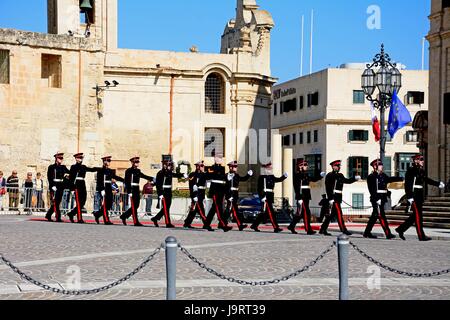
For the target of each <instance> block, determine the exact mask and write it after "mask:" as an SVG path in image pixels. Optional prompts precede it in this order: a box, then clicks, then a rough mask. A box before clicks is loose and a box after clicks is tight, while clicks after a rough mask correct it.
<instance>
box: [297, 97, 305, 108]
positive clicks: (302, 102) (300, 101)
mask: <svg viewBox="0 0 450 320" xmlns="http://www.w3.org/2000/svg"><path fill="white" fill-rule="evenodd" d="M298 99H299V104H300V110H302V109H303V108H304V107H305V97H304V96H300V97H299V98H298Z"/></svg>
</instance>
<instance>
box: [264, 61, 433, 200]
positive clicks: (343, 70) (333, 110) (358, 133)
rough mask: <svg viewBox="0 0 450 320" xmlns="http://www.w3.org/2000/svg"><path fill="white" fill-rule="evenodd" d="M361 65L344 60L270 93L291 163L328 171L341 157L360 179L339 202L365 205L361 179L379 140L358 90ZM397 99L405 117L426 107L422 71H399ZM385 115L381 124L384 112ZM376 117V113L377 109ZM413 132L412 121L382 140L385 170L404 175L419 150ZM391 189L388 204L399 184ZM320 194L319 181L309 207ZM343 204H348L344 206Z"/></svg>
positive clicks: (400, 189) (344, 169)
mask: <svg viewBox="0 0 450 320" xmlns="http://www.w3.org/2000/svg"><path fill="white" fill-rule="evenodd" d="M364 68H365V64H345V65H342V66H341V67H340V68H329V69H325V70H322V71H319V72H316V73H313V74H311V75H308V76H304V77H301V78H297V79H294V80H291V81H288V82H285V83H281V84H277V85H276V86H275V87H274V89H273V91H274V93H273V101H274V105H273V114H272V128H273V129H278V130H279V132H280V134H281V135H282V136H283V148H284V149H292V152H293V162H295V161H296V159H298V158H305V159H306V160H307V161H308V162H309V164H310V169H311V173H315V174H319V173H320V172H321V171H325V172H329V171H330V170H331V168H330V166H329V163H330V162H332V161H334V160H342V171H341V172H342V173H343V174H344V175H345V176H347V177H348V176H355V175H358V174H359V175H361V176H362V178H363V181H361V182H358V183H355V184H352V185H347V186H345V188H344V195H343V196H344V198H343V200H344V201H345V202H346V203H347V204H350V205H352V206H354V207H369V206H370V200H369V197H370V194H369V191H368V189H367V182H366V181H365V180H364V179H365V178H366V177H367V175H368V173H370V172H371V169H370V168H369V166H370V165H369V164H370V162H371V161H372V160H374V159H376V158H378V157H379V150H380V149H379V143H377V142H375V139H374V135H373V133H372V121H371V118H372V117H371V109H370V103H369V102H368V101H366V99H365V96H364V93H363V91H362V89H361V75H362V73H363V71H364ZM401 73H402V76H403V77H402V78H403V86H402V88H401V91H400V96H399V97H400V98H401V99H402V101H403V102H404V103H405V105H406V107H407V108H408V110H409V111H410V112H411V116H412V117H413V118H414V116H415V115H416V114H417V113H418V112H424V111H427V110H428V71H419V70H401ZM388 113H389V112H387V114H386V125H387V119H388V117H387V115H388ZM377 115H378V118H379V116H380V115H379V112H377ZM417 143H418V134H417V132H415V131H414V130H413V128H412V125H411V124H410V125H408V126H407V127H405V128H403V129H401V130H399V131H398V132H397V133H396V135H395V136H394V138H393V139H390V137H389V134H388V141H387V143H386V161H385V171H387V173H388V174H391V175H396V176H404V175H405V173H406V170H407V168H408V166H409V165H410V162H411V161H410V158H411V156H412V155H414V154H417V153H419V148H418V146H417ZM391 190H392V203H393V204H396V203H397V202H398V200H399V199H400V198H401V197H402V196H403V195H404V191H403V186H402V185H398V186H397V189H395V188H391ZM324 193H325V184H324V181H323V180H322V181H321V182H319V183H316V184H314V186H313V190H312V194H313V201H312V203H311V206H312V207H317V204H318V202H319V201H320V199H321V195H322V194H324ZM347 204H345V205H343V206H344V207H348V205H347Z"/></svg>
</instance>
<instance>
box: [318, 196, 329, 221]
mask: <svg viewBox="0 0 450 320" xmlns="http://www.w3.org/2000/svg"><path fill="white" fill-rule="evenodd" d="M319 206H320V217H319V219H318V221H319V222H320V223H322V222H323V219H324V218H325V216H326V215H327V214H328V213H329V212H330V203H329V202H328V199H327V195H326V194H323V195H322V200H320V202H319Z"/></svg>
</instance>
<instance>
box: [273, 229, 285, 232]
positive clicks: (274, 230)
mask: <svg viewBox="0 0 450 320" xmlns="http://www.w3.org/2000/svg"><path fill="white" fill-rule="evenodd" d="M281 231H283V229H281V228H275V229H273V232H275V233H280V232H281Z"/></svg>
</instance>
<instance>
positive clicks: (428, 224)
mask: <svg viewBox="0 0 450 320" xmlns="http://www.w3.org/2000/svg"><path fill="white" fill-rule="evenodd" d="M405 219H406V216H405V218H404V219H399V218H397V216H396V217H395V218H392V219H390V218H388V222H389V224H390V225H391V229H393V228H392V227H394V226H396V225H400V224H402V223H403V222H404V221H405ZM368 220H369V219H368V218H352V221H353V222H358V223H367V222H368ZM377 223H378V222H377ZM423 226H424V227H425V228H437V229H450V223H445V222H444V223H442V222H430V221H424V222H423ZM413 228H414V227H413Z"/></svg>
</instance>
